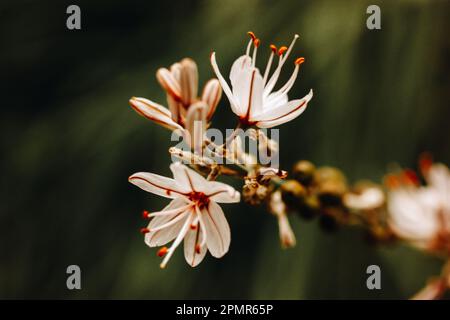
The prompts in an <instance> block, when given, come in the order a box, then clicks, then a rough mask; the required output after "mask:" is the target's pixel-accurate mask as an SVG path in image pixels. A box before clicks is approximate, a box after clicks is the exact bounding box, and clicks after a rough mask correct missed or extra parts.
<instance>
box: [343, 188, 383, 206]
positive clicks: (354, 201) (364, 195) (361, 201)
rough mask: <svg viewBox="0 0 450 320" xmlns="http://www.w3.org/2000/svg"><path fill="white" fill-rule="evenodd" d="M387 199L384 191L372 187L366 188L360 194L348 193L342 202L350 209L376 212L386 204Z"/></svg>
mask: <svg viewBox="0 0 450 320" xmlns="http://www.w3.org/2000/svg"><path fill="white" fill-rule="evenodd" d="M385 199H386V197H385V196H384V192H383V190H381V189H380V188H378V187H375V186H370V187H367V188H364V189H363V190H362V191H361V192H359V193H353V192H348V193H346V194H345V195H344V197H343V199H342V201H343V202H344V204H345V206H346V207H348V208H350V209H354V210H374V209H377V208H380V207H381V206H382V205H383V204H384V201H385Z"/></svg>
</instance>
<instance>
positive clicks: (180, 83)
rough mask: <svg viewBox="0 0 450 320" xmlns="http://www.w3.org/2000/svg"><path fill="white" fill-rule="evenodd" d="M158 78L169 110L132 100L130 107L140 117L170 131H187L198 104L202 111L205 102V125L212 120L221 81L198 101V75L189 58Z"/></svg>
mask: <svg viewBox="0 0 450 320" xmlns="http://www.w3.org/2000/svg"><path fill="white" fill-rule="evenodd" d="M156 78H157V80H158V81H159V83H160V84H161V86H162V88H163V89H164V90H165V91H166V96H167V104H168V106H169V109H167V108H166V107H164V106H162V105H160V104H158V103H156V102H153V101H151V100H148V99H145V98H136V97H132V98H131V99H130V101H129V103H130V105H131V107H132V108H133V109H134V110H135V111H136V112H137V113H138V114H140V115H141V116H143V117H145V118H147V119H150V120H152V121H155V122H156V123H158V124H160V125H162V126H164V127H166V128H168V129H170V130H176V129H182V128H185V127H186V122H187V118H188V117H189V110H190V108H191V106H193V105H195V104H197V107H198V104H199V102H201V107H202V108H204V110H203V111H202V112H203V113H204V118H205V121H209V120H210V119H211V117H212V116H213V114H214V111H215V110H216V107H217V104H218V103H219V100H220V98H221V96H222V89H221V87H220V84H219V82H218V80H217V79H211V80H209V81H208V82H207V83H206V85H205V87H204V89H203V92H202V95H201V97H198V96H197V94H198V72H197V65H196V64H195V62H194V61H193V60H191V59H188V58H185V59H183V60H181V61H180V62H177V63H174V64H173V65H172V66H171V67H170V69H166V68H160V69H159V70H158V71H157V73H156Z"/></svg>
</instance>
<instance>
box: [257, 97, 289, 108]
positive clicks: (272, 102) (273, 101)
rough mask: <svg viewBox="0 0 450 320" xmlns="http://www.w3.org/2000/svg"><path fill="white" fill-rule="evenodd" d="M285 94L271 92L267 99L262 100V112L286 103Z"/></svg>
mask: <svg viewBox="0 0 450 320" xmlns="http://www.w3.org/2000/svg"><path fill="white" fill-rule="evenodd" d="M288 101H289V99H288V95H287V93H281V94H280V93H277V92H272V93H271V94H269V96H268V97H266V98H265V99H263V106H264V107H263V110H264V111H269V110H273V109H275V108H278V107H280V106H282V105H284V104H286V103H288Z"/></svg>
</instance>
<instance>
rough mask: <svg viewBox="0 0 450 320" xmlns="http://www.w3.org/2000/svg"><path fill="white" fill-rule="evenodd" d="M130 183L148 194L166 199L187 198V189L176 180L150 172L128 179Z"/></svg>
mask: <svg viewBox="0 0 450 320" xmlns="http://www.w3.org/2000/svg"><path fill="white" fill-rule="evenodd" d="M128 181H129V182H131V183H132V184H134V185H136V186H138V187H139V188H141V189H142V190H145V191H147V192H150V193H153V194H156V195H159V196H163V197H166V198H171V199H174V198H178V197H180V196H186V189H185V188H183V187H182V186H180V184H178V183H177V181H175V180H174V179H170V178H167V177H163V176H160V175H157V174H153V173H149V172H137V173H135V174H133V175H131V176H130V177H129V178H128Z"/></svg>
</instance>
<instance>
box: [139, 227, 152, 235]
mask: <svg viewBox="0 0 450 320" xmlns="http://www.w3.org/2000/svg"><path fill="white" fill-rule="evenodd" d="M140 231H141V233H142V234H146V233H149V232H150V230H149V229H148V228H141V230H140Z"/></svg>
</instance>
